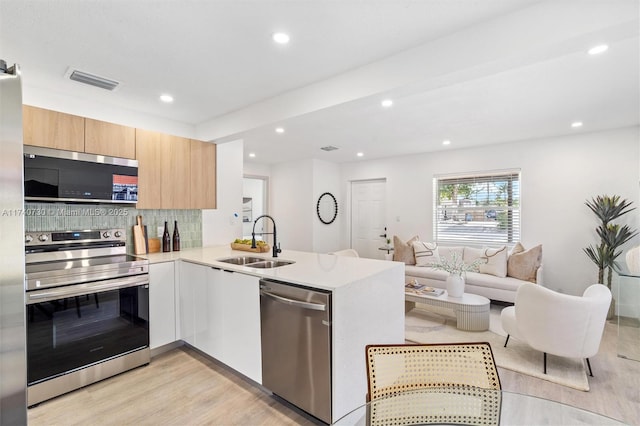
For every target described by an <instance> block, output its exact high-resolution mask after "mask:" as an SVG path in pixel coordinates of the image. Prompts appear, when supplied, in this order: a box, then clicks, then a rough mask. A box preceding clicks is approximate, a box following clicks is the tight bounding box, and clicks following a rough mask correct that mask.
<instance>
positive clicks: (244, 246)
mask: <svg viewBox="0 0 640 426" xmlns="http://www.w3.org/2000/svg"><path fill="white" fill-rule="evenodd" d="M231 249H233V250H242V251H252V252H254V253H266V252H268V251H269V250H270V247H269V244H267V243H266V242H264V241H259V240H256V247H255V248H252V247H251V239H244V240H243V239H241V238H236V239H235V241H234V242H232V243H231Z"/></svg>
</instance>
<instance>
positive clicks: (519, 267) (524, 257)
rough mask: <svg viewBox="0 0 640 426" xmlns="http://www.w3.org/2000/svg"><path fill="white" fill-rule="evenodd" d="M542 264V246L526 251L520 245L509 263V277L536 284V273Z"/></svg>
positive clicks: (515, 249)
mask: <svg viewBox="0 0 640 426" xmlns="http://www.w3.org/2000/svg"><path fill="white" fill-rule="evenodd" d="M541 263H542V245H537V246H535V247H531V248H530V249H528V250H525V249H524V247H523V246H522V244H520V243H518V244H516V246H515V247H514V248H513V250H512V251H511V256H509V259H508V261H507V276H509V277H513V278H518V279H521V280H524V281H530V282H532V283H535V282H536V272H538V268H539V267H540V265H541Z"/></svg>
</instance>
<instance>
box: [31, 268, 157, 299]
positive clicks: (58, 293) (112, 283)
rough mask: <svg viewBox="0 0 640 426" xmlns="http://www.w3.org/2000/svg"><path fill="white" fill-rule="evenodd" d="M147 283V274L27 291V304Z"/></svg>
mask: <svg viewBox="0 0 640 426" xmlns="http://www.w3.org/2000/svg"><path fill="white" fill-rule="evenodd" d="M148 284H149V275H134V276H132V277H126V278H118V279H113V280H108V281H96V282H91V283H85V284H76V285H70V286H66V287H59V288H56V289H47V290H37V291H31V292H28V293H27V305H31V304H34V303H41V302H47V301H49V300H56V299H62V298H65V297H74V296H84V295H86V294H95V293H100V292H103V291H109V290H118V289H121V288H127V287H137V286H141V285H148Z"/></svg>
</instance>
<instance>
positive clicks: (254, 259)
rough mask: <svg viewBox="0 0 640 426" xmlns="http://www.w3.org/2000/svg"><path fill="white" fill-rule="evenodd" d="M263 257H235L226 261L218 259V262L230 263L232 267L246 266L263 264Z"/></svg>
mask: <svg viewBox="0 0 640 426" xmlns="http://www.w3.org/2000/svg"><path fill="white" fill-rule="evenodd" d="M264 260H265V258H264V257H255V256H236V257H228V258H226V259H218V262H224V263H232V264H234V265H246V264H248V263H256V262H264Z"/></svg>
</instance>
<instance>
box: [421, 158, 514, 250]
mask: <svg viewBox="0 0 640 426" xmlns="http://www.w3.org/2000/svg"><path fill="white" fill-rule="evenodd" d="M443 182H444V183H443ZM454 184H458V185H460V184H466V185H468V186H470V188H469V187H466V188H464V192H463V194H462V196H463V197H464V198H461V194H459V193H458V192H457V190H453V192H452V194H451V197H456V200H453V199H452V198H448V200H449V202H448V203H446V202H445V203H443V200H444V199H443V197H442V195H441V188H442V187H443V186H444V185H454ZM484 185H486V186H487V189H486V191H484V190H483V189H484V188H482V189H481V187H480V186H484ZM489 185H491V186H492V188H490V187H489ZM499 185H504V186H505V188H504V189H502V188H500V187H499ZM483 192H484V194H485V195H484V196H479V194H481V193H483ZM501 196H504V198H500V197H501ZM492 197H493V202H492V200H491V198H492ZM465 204H466V205H465ZM521 206H522V171H521V169H505V170H491V171H476V172H467V173H455V174H440V175H434V177H433V218H432V225H433V241H435V242H436V243H437V244H439V245H468V246H483V245H485V246H497V245H507V246H513V245H514V244H515V243H517V242H518V241H520V238H521V235H522V207H521ZM447 210H450V211H451V213H452V216H450V217H449V218H447V215H448V211H447ZM491 212H493V213H491ZM458 215H462V216H463V218H460V217H458ZM445 221H446V222H445ZM465 229H466V230H467V231H468V232H465ZM505 229H506V230H505Z"/></svg>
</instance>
